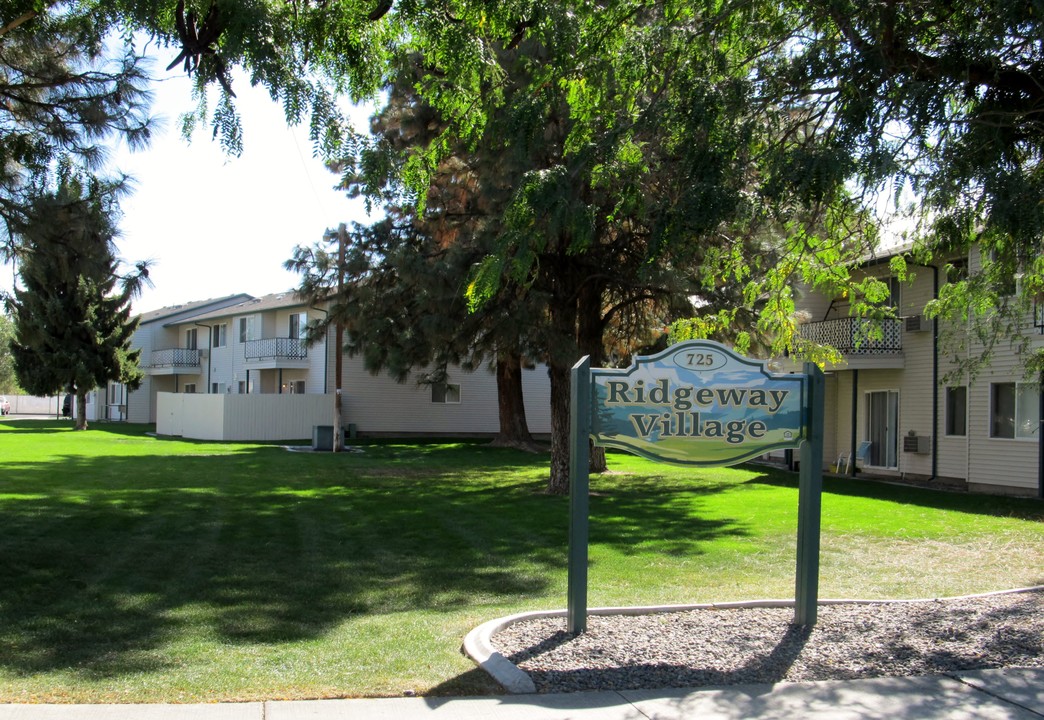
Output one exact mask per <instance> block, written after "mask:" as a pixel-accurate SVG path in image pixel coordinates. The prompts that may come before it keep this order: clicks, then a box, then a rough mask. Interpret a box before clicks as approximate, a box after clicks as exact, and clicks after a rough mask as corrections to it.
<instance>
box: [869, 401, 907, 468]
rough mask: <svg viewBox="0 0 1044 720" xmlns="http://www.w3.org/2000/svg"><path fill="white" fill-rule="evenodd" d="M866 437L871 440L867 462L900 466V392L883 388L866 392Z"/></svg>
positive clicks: (886, 465)
mask: <svg viewBox="0 0 1044 720" xmlns="http://www.w3.org/2000/svg"><path fill="white" fill-rule="evenodd" d="M866 439H867V440H869V441H870V457H869V459H868V462H867V464H868V465H873V466H876V467H885V468H893V469H898V467H899V393H898V392H896V391H895V390H881V391H876V392H868V393H867V394H866Z"/></svg>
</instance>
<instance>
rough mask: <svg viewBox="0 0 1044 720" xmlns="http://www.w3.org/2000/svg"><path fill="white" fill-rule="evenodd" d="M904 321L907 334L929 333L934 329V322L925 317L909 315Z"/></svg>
mask: <svg viewBox="0 0 1044 720" xmlns="http://www.w3.org/2000/svg"><path fill="white" fill-rule="evenodd" d="M904 320H905V325H904V327H905V328H906V332H928V331H929V330H931V329H932V321H931V320H929V319H928V318H926V317H925V316H924V315H907V316H906V317H905V318H904Z"/></svg>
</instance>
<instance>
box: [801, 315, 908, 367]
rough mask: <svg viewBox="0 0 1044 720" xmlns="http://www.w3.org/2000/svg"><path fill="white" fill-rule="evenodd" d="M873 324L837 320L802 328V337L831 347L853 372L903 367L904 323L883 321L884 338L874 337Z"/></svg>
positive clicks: (870, 322)
mask: <svg viewBox="0 0 1044 720" xmlns="http://www.w3.org/2000/svg"><path fill="white" fill-rule="evenodd" d="M873 329H874V323H873V322H872V321H870V320H864V319H863V318H836V319H834V320H824V321H822V322H811V323H805V324H804V325H802V326H801V327H800V328H799V332H800V334H801V337H802V338H804V339H806V340H811V341H812V342H814V343H817V344H819V345H829V346H831V347H834V348H836V349H837V351H838V352H840V353H841V354H842V355H844V357H845V362H844V364H843V365H841V366H839V367H842V368H847V369H851V370H858V369H864V368H865V369H875V368H877V369H889V368H902V367H903V365H904V362H903V324H902V321H901V320H883V321H881V323H880V330H881V333H882V335H881V338H880V339H877V338H872V337H870V333H871V332H872V331H873Z"/></svg>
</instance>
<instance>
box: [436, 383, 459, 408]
mask: <svg viewBox="0 0 1044 720" xmlns="http://www.w3.org/2000/svg"><path fill="white" fill-rule="evenodd" d="M431 401H432V402H433V403H446V404H454V405H455V404H458V403H460V385H457V384H455V383H435V384H434V385H432V386H431Z"/></svg>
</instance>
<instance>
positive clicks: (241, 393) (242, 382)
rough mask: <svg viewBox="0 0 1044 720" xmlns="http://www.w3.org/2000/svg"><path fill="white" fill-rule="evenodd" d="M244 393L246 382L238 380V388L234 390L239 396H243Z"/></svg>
mask: <svg viewBox="0 0 1044 720" xmlns="http://www.w3.org/2000/svg"><path fill="white" fill-rule="evenodd" d="M246 391H247V384H246V380H240V381H239V387H238V389H237V390H236V392H238V393H239V394H240V395H245V394H246Z"/></svg>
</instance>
